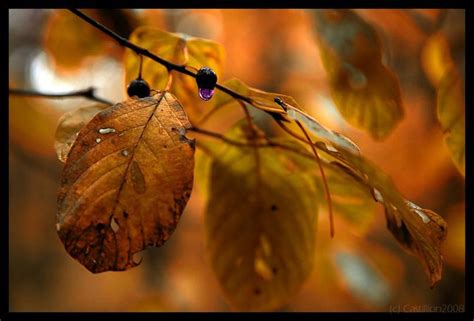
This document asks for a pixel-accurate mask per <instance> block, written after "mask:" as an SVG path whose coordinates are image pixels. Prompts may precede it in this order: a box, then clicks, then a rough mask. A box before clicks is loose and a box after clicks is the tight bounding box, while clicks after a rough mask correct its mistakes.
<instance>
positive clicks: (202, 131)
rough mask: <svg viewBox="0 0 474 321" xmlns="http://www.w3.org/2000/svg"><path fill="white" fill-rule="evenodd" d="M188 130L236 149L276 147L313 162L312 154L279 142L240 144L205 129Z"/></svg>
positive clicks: (267, 141)
mask: <svg viewBox="0 0 474 321" xmlns="http://www.w3.org/2000/svg"><path fill="white" fill-rule="evenodd" d="M188 130H189V131H192V132H195V133H198V134H202V135H205V136H209V137H212V138H215V139H219V140H221V141H223V142H224V143H227V144H229V145H234V146H238V147H259V148H272V147H276V148H281V149H285V150H288V151H291V152H293V153H296V154H299V155H301V156H304V157H306V158H310V159H312V160H314V156H313V154H311V153H309V152H307V151H304V150H302V149H298V148H294V147H292V146H288V145H285V144H281V143H279V142H275V141H273V140H271V139H269V138H267V139H266V141H265V142H252V143H249V142H241V141H237V140H233V139H230V138H227V137H226V136H224V135H222V134H219V133H216V132H212V131H209V130H207V129H202V128H198V127H192V128H188ZM198 147H199V145H198Z"/></svg>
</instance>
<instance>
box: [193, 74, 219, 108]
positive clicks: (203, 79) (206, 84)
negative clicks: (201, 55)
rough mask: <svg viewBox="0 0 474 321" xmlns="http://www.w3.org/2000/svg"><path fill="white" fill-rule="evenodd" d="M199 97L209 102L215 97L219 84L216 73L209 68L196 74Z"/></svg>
mask: <svg viewBox="0 0 474 321" xmlns="http://www.w3.org/2000/svg"><path fill="white" fill-rule="evenodd" d="M196 83H197V86H198V92H199V97H201V99H202V100H209V99H211V98H212V96H213V95H214V86H215V85H216V83H217V75H216V73H215V72H214V71H213V70H212V69H211V68H208V67H202V68H201V69H199V71H198V72H197V74H196Z"/></svg>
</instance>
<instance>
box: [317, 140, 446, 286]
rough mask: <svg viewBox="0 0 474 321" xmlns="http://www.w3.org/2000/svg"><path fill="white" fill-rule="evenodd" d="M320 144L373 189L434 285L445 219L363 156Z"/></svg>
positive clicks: (391, 227)
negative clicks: (405, 193)
mask: <svg viewBox="0 0 474 321" xmlns="http://www.w3.org/2000/svg"><path fill="white" fill-rule="evenodd" d="M318 147H319V148H321V149H322V150H324V151H326V152H327V153H329V154H330V155H331V156H333V157H335V158H336V159H338V160H340V161H342V162H343V163H344V164H346V165H348V166H350V168H349V167H344V168H345V170H346V171H350V170H351V169H352V174H351V175H356V176H359V177H360V178H361V179H362V180H363V181H364V182H365V183H366V184H367V185H369V186H370V187H371V188H372V189H373V190H372V191H373V196H374V199H375V200H376V201H378V202H380V203H382V204H383V206H384V207H385V214H386V218H387V228H388V229H389V230H390V231H391V232H392V234H393V235H394V236H395V238H396V239H397V241H398V242H399V243H400V244H401V246H402V247H403V248H404V249H406V250H407V251H408V252H409V253H411V254H414V255H416V256H417V257H418V258H419V259H420V261H421V264H422V265H423V267H424V269H425V272H426V274H427V275H428V277H429V278H430V282H431V286H434V285H435V284H436V282H438V281H439V280H441V277H442V271H443V257H442V255H441V251H440V247H441V243H442V242H443V241H444V239H445V238H446V234H447V224H446V222H445V221H444V219H443V218H442V217H441V216H439V215H438V214H436V213H434V212H432V211H430V210H427V209H422V208H421V207H419V206H417V205H415V204H414V203H412V202H410V201H408V200H406V199H404V198H403V196H402V195H401V194H400V193H399V192H398V190H397V189H396V187H395V185H394V184H393V182H392V180H391V179H390V177H388V176H387V175H386V174H385V173H383V172H382V171H381V170H380V169H378V168H377V167H376V166H375V165H373V164H372V163H371V162H370V161H368V160H367V159H365V158H364V157H363V156H360V155H355V154H352V153H350V152H348V151H346V150H343V149H342V150H340V151H333V150H329V149H328V148H327V147H326V146H325V145H324V144H322V143H318Z"/></svg>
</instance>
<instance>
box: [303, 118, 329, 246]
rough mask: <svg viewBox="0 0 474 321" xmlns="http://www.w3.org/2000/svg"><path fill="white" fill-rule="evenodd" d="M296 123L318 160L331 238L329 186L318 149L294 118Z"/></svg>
mask: <svg viewBox="0 0 474 321" xmlns="http://www.w3.org/2000/svg"><path fill="white" fill-rule="evenodd" d="M296 124H297V125H298V127H299V128H300V129H301V131H302V132H303V134H304V135H305V137H306V139H307V141H308V142H309V144H310V145H311V149H312V150H313V153H314V156H315V157H316V160H317V161H318V166H319V170H320V172H321V178H322V180H323V185H324V192H325V195H326V200H327V202H328V211H329V226H330V235H331V237H332V238H333V237H334V217H333V212H332V200H331V193H329V186H328V184H327V181H326V175H325V174H324V170H323V166H322V164H321V159H320V158H319V155H318V151H317V150H316V147H314V144H313V141H312V140H311V138H310V137H309V135H308V132H307V131H306V129H304V127H303V125H301V123H300V122H299V121H298V120H296Z"/></svg>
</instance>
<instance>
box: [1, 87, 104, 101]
mask: <svg viewBox="0 0 474 321" xmlns="http://www.w3.org/2000/svg"><path fill="white" fill-rule="evenodd" d="M8 93H9V94H10V95H15V96H25V97H43V98H54V99H64V98H75V97H82V98H87V99H90V100H93V101H96V102H99V103H103V104H107V105H113V103H111V102H110V101H108V100H105V99H103V98H99V97H97V96H96V95H95V88H94V87H90V88H87V89H82V90H77V91H71V92H68V93H62V94H47V93H42V92H38V91H35V90H28V89H18V88H9V89H8Z"/></svg>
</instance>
